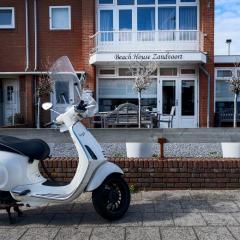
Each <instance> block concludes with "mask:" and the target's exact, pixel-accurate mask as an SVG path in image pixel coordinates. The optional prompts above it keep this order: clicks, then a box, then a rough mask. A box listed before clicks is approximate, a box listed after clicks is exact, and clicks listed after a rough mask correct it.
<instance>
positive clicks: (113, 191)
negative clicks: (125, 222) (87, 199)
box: [92, 174, 131, 221]
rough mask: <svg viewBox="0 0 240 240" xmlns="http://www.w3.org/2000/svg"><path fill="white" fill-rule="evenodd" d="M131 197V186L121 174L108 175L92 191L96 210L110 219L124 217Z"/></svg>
mask: <svg viewBox="0 0 240 240" xmlns="http://www.w3.org/2000/svg"><path fill="white" fill-rule="evenodd" d="M130 198H131V197H130V191H129V187H128V185H127V183H126V182H125V180H124V179H123V178H122V176H121V175H119V174H113V175H110V176H108V177H107V178H106V179H105V180H104V182H103V183H102V184H101V185H100V187H98V188H97V189H96V190H94V191H93V193H92V202H93V206H94V208H95V210H96V212H97V213H98V214H99V215H101V216H102V217H103V218H105V219H107V220H110V221H113V220H117V219H120V218H121V217H123V215H124V214H125V213H126V212H127V210H128V208H129V204H130Z"/></svg>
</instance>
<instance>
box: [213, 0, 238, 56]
mask: <svg viewBox="0 0 240 240" xmlns="http://www.w3.org/2000/svg"><path fill="white" fill-rule="evenodd" d="M215 4H216V10H215V15H216V22H215V54H227V46H226V44H225V41H226V39H227V38H231V39H232V41H233V43H232V48H231V49H232V50H231V54H233V55H235V54H239V55H240V0H215Z"/></svg>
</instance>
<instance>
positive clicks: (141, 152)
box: [126, 142, 153, 158]
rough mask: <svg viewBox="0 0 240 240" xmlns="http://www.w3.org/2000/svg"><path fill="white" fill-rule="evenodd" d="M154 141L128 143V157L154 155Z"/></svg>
mask: <svg viewBox="0 0 240 240" xmlns="http://www.w3.org/2000/svg"><path fill="white" fill-rule="evenodd" d="M152 147H153V145H152V143H132V142H131V143H130V142H129V143H126V149H127V157H128V158H149V157H152V153H153V152H152Z"/></svg>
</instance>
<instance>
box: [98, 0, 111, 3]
mask: <svg viewBox="0 0 240 240" xmlns="http://www.w3.org/2000/svg"><path fill="white" fill-rule="evenodd" d="M99 4H113V0H99Z"/></svg>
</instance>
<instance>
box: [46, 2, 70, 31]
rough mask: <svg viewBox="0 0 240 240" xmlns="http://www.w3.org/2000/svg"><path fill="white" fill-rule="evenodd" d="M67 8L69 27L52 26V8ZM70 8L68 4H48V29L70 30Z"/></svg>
mask: <svg viewBox="0 0 240 240" xmlns="http://www.w3.org/2000/svg"><path fill="white" fill-rule="evenodd" d="M64 8H66V9H68V24H69V27H67V28H63V27H61V28H54V27H53V25H52V24H53V22H52V10H53V9H64ZM71 12H72V10H71V6H70V5H65V6H49V29H50V30H53V31H58V30H60V31H61V30H72V13H71Z"/></svg>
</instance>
